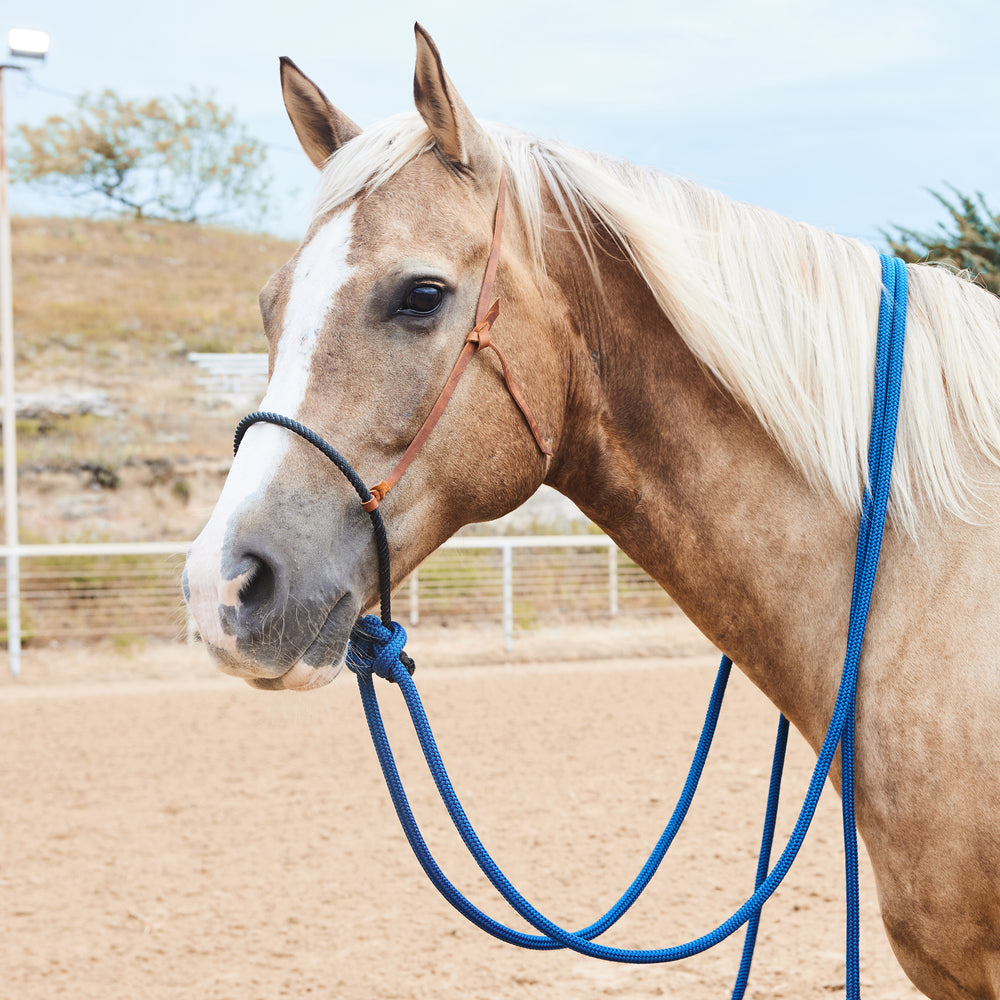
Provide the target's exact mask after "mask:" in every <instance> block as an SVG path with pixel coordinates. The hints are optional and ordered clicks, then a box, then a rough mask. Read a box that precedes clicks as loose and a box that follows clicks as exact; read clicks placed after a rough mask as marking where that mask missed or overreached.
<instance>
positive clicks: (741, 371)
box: [316, 113, 1000, 532]
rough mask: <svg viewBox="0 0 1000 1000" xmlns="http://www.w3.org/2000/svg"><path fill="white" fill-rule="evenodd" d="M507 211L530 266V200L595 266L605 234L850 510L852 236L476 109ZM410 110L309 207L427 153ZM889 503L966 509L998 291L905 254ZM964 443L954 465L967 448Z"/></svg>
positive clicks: (864, 386)
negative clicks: (906, 284)
mask: <svg viewBox="0 0 1000 1000" xmlns="http://www.w3.org/2000/svg"><path fill="white" fill-rule="evenodd" d="M481 124H482V126H483V128H484V130H485V131H486V133H487V134H488V135H489V136H490V137H491V139H492V140H493V142H494V144H495V146H496V149H497V151H498V154H499V156H500V157H501V158H502V160H503V162H504V164H505V166H506V170H507V173H508V177H509V182H510V190H511V207H512V209H513V210H514V211H516V212H517V214H518V217H519V220H520V222H521V224H522V226H523V228H524V230H525V232H526V235H527V242H528V246H529V248H532V252H533V255H534V260H532V261H531V263H532V264H533V265H534V266H536V267H538V268H541V269H542V270H544V265H545V261H544V246H545V236H546V222H545V209H544V205H545V200H546V196H549V197H551V199H553V200H554V202H555V205H556V207H557V209H558V212H559V213H560V215H561V216H562V222H561V223H560V224H561V225H562V226H564V227H567V228H569V229H570V231H571V232H573V233H574V235H575V236H576V238H577V242H578V244H579V247H580V249H581V254H582V258H583V261H584V266H588V267H590V269H591V271H592V272H593V273H594V275H595V276H596V275H597V273H598V271H599V259H600V251H599V250H598V249H597V248H598V247H599V246H602V245H604V246H606V245H607V242H608V237H609V236H610V238H611V240H612V241H613V242H614V243H615V244H616V245H617V247H618V248H620V249H621V250H622V251H624V252H625V253H626V254H627V255H628V256H629V258H630V259H631V261H632V263H633V265H634V266H635V268H636V269H637V271H638V272H639V273H640V275H641V276H642V277H643V279H644V280H645V282H646V283H647V285H648V286H649V288H650V289H651V291H652V292H653V294H654V296H655V297H656V300H657V302H658V304H659V306H660V308H661V309H662V310H663V312H664V313H665V315H666V316H667V317H668V318H669V319H670V321H671V323H672V324H673V325H674V326H675V327H676V329H677V330H678V331H679V333H680V334H681V336H682V337H683V338H684V340H685V342H686V343H687V345H688V347H689V349H690V350H691V351H692V352H693V353H694V354H695V356H696V357H697V358H698V359H699V360H700V361H701V362H702V363H703V364H705V365H706V367H707V368H708V369H709V370H710V371H711V372H712V373H713V375H714V376H715V377H716V378H717V379H718V380H719V381H720V383H721V384H722V385H723V386H724V387H725V388H726V389H727V390H729V391H730V392H732V393H733V395H734V396H736V397H737V398H738V399H739V400H740V401H741V402H742V403H743V404H744V405H746V406H747V407H748V408H749V409H750V410H751V411H752V412H753V413H754V414H755V415H756V416H757V418H758V419H759V420H760V422H761V423H762V425H763V426H764V427H765V428H766V429H767V431H768V432H769V433H770V434H771V435H772V436H773V437H774V439H775V440H776V441H777V443H778V444H779V446H780V447H781V448H782V449H783V451H784V452H785V453H786V455H787V456H788V458H789V459H790V460H791V461H792V462H793V463H794V464H795V465H796V466H797V467H798V468H799V469H800V470H801V471H802V473H803V474H804V475H805V476H806V478H807V479H808V480H809V481H810V482H812V483H813V484H814V485H815V486H816V487H817V488H820V489H823V490H825V491H828V492H832V494H833V495H834V496H835V497H836V498H837V499H838V500H839V501H840V502H841V503H842V504H843V505H844V506H845V507H847V508H849V509H858V508H859V507H860V500H861V495H862V492H863V489H864V487H865V486H866V485H867V484H866V481H865V480H866V475H867V449H868V434H869V423H870V419H871V409H872V395H873V388H872V370H873V365H874V353H875V332H876V318H877V314H878V299H879V294H880V288H881V284H880V282H881V278H880V268H879V263H878V255H877V252H876V251H875V250H874V249H873V248H871V247H870V246H868V245H867V244H865V243H863V242H861V241H859V240H855V239H850V238H847V237H842V236H838V235H836V234H834V233H831V232H827V231H824V230H821V229H818V228H816V227H813V226H810V225H807V224H805V223H799V222H795V221H792V220H790V219H787V218H784V217H782V216H780V215H778V214H777V213H774V212H770V211H768V210H765V209H761V208H756V207H753V206H748V205H743V204H740V203H738V202H735V201H733V200H731V199H729V198H728V197H726V196H725V195H723V194H721V193H719V192H717V191H713V190H710V189H707V188H705V187H702V186H701V185H698V184H695V183H693V182H690V181H685V180H681V179H677V178H672V177H668V176H666V175H664V174H661V173H659V172H656V171H653V170H649V169H645V168H639V167H635V166H633V165H631V164H628V163H625V162H623V161H620V160H615V159H612V158H609V157H604V156H600V155H598V154H593V153H587V152H583V151H581V150H578V149H574V148H573V147H570V146H567V145H564V144H561V143H558V142H553V141H547V140H541V139H538V138H536V137H534V136H531V135H529V134H527V133H524V132H520V131H517V130H514V129H508V128H506V127H503V126H498V125H493V124H489V123H481ZM432 147H433V139H432V137H431V135H430V132H429V131H428V129H427V127H426V125H425V124H424V123H423V120H422V119H421V118H420V117H419V115H417V114H416V113H407V114H402V115H397V116H395V117H393V118H389V119H386V120H385V121H383V122H380V123H377V124H376V125H373V126H371V127H370V128H369V129H367V130H365V132H363V133H362V134H361V135H360V136H358V137H356V138H354V139H352V140H351V141H350V142H349V143H346V144H345V145H344V147H342V148H341V149H340V150H338V152H337V153H335V154H334V155H333V156H332V157H331V159H330V161H329V163H328V165H327V167H326V168H325V169H324V172H323V176H322V179H321V182H320V187H319V191H318V194H317V199H316V212H317V215H320V214H322V213H325V212H328V211H330V210H331V209H333V208H335V207H337V206H338V205H342V204H344V203H346V202H348V201H350V200H351V199H352V198H355V197H357V196H358V195H359V194H361V193H362V192H364V191H367V190H372V189H375V188H378V187H380V186H381V185H382V184H384V183H385V182H386V181H387V180H389V179H390V178H392V177H394V176H395V175H396V174H398V173H399V172H400V171H401V170H402V169H404V168H405V167H406V166H407V165H408V164H409V163H411V162H412V161H413V160H415V159H416V158H417V157H419V156H421V155H422V154H423V153H425V152H428V151H429V150H430V149H431V148H432ZM909 271H910V306H911V308H910V320H909V326H908V332H907V350H906V355H905V372H904V391H903V400H902V404H901V410H900V421H899V432H898V444H897V453H896V461H895V465H894V486H893V496H892V500H891V504H890V515H891V517H892V518H893V519H894V520H895V521H896V522H897V523H898V524H900V525H901V527H903V528H904V529H905V530H907V531H910V532H915V530H916V523H917V517H918V511H919V510H920V509H921V508H926V507H929V508H930V509H931V510H932V511H934V512H935V513H937V514H941V513H943V512H949V513H952V514H955V515H957V516H960V517H963V518H966V519H973V518H974V517H975V516H976V515H977V513H978V514H983V513H984V512H983V511H977V508H976V503H977V498H976V494H975V485H976V483H975V479H976V473H977V469H976V466H977V465H978V466H979V469H978V472H979V473H981V472H982V465H983V463H985V464H986V465H987V466H993V468H994V472H993V473H991V475H995V467H996V465H997V464H1000V382H998V381H997V380H996V378H995V374H994V373H995V372H996V371H998V370H1000V336H998V335H997V331H998V329H1000V302H998V301H997V300H996V299H995V298H994V297H992V296H989V295H988V294H986V293H984V292H982V291H981V290H980V289H978V288H976V287H974V286H973V285H972V284H971V283H970V282H968V281H966V280H962V278H961V277H957V278H956V276H954V275H952V274H950V273H947V272H945V271H943V270H942V269H940V268H934V267H927V266H918V265H915V266H911V267H910V269H909ZM970 455H971V462H970Z"/></svg>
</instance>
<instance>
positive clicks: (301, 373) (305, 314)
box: [187, 206, 354, 652]
mask: <svg viewBox="0 0 1000 1000" xmlns="http://www.w3.org/2000/svg"><path fill="white" fill-rule="evenodd" d="M353 219H354V208H353V206H352V207H351V208H349V209H348V210H346V211H344V212H340V213H338V214H337V215H336V216H334V217H333V218H332V219H330V221H329V222H327V223H326V224H325V225H324V226H323V227H322V228H321V229H320V230H319V231H318V232H317V233H316V235H315V236H314V237H313V238H312V239H311V240H310V241H309V242H308V243H307V244H306V245H305V246H304V247H303V248H302V250H301V252H300V254H299V259H298V261H297V262H296V264H295V270H294V272H293V274H292V285H291V288H290V290H289V294H288V302H287V304H286V305H285V314H284V317H283V321H282V326H281V334H280V337H279V339H278V353H277V357H276V358H275V362H274V371H273V373H272V375H271V379H270V381H269V382H268V385H267V392H266V394H265V396H264V398H263V400H262V401H261V403H260V406H259V407H258V409H260V410H269V411H271V412H273V413H280V414H282V415H284V416H286V417H292V418H293V419H297V418H298V414H299V408H300V407H301V405H302V401H303V399H304V398H305V394H306V387H307V386H308V384H309V372H310V370H311V368H312V361H313V354H314V353H315V350H316V345H317V343H318V341H319V335H320V333H321V332H322V329H323V324H324V322H325V320H326V316H327V313H328V312H329V311H330V307H331V305H332V304H333V301H334V299H335V298H336V296H337V293H338V292H339V291H340V289H341V288H342V287H343V286H344V285H345V284H346V282H347V281H348V279H349V278H350V276H351V268H350V267H348V264H347V255H348V251H349V250H350V247H351V234H352V226H353ZM291 438H292V434H291V433H290V432H289V431H286V430H284V429H283V428H281V427H275V426H274V425H273V424H266V423H260V424H254V425H253V426H252V427H250V429H249V430H248V431H247V433H246V437H245V438H244V439H243V443H242V444H241V446H240V450H239V452H238V453H237V455H236V457H235V458H234V459H233V464H232V467H231V468H230V470H229V476H228V478H227V479H226V484H225V486H224V487H223V489H222V495H221V496H220V497H219V500H218V502H217V503H216V505H215V509H214V510H213V511H212V516H211V518H210V519H209V522H208V524H207V525H205V528H204V530H203V531H202V532H201V534H200V535H199V536H198V538H197V539H196V540H195V542H194V545H193V546H192V547H191V552H190V554H189V555H188V561H187V572H188V585H189V587H190V591H191V597H190V605H191V611H192V613H193V614H194V616H195V620H196V621H197V622H198V627H199V628H200V629H201V633H202V636H203V638H204V639H205V640H206V641H207V642H209V643H211V644H212V645H213V646H218V647H221V648H223V649H228V650H229V651H230V652H235V649H236V640H235V638H234V637H233V636H227V635H224V634H223V633H222V630H221V627H220V625H219V610H218V609H219V604H220V603H224V604H230V605H232V604H235V603H236V595H237V594H238V593H239V589H240V584H241V583H242V581H238V580H237V581H227V580H223V579H222V572H221V566H222V546H223V543H224V540H225V537H226V532H227V530H228V525H229V519H230V517H231V516H232V514H233V512H234V511H235V510H237V509H238V508H239V507H240V506H242V505H243V503H244V502H245V501H246V500H247V499H248V498H249V497H251V496H254V495H256V494H258V493H261V492H263V491H264V490H265V489H266V488H267V487H268V485H269V484H270V482H271V480H272V479H273V478H274V477H275V475H276V474H277V472H278V468H279V466H280V465H281V460H282V459H283V458H284V456H285V453H286V451H287V450H288V447H289V444H290V443H291Z"/></svg>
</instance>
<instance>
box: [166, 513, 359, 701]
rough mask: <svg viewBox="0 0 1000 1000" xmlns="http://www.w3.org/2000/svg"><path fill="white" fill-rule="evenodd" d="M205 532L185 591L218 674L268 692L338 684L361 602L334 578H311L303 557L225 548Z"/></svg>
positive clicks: (190, 559) (190, 557) (186, 572)
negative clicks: (281, 557)
mask: <svg viewBox="0 0 1000 1000" xmlns="http://www.w3.org/2000/svg"><path fill="white" fill-rule="evenodd" d="M207 531H208V529H206V532H207ZM206 532H203V534H202V536H199V538H198V540H196V542H195V543H194V545H193V546H192V548H191V551H190V552H189V554H188V560H187V565H186V566H185V570H184V575H183V589H184V597H185V600H186V601H187V604H188V608H189V609H190V611H191V614H192V615H193V617H194V619H195V622H196V624H197V626H198V630H199V632H200V634H201V637H202V639H203V640H204V642H205V644H206V645H207V646H208V649H209V651H210V652H211V653H212V655H213V656H214V658H215V659H216V661H217V663H218V666H219V669H220V670H222V671H223V672H224V673H227V674H231V675H232V676H234V677H240V678H242V679H243V680H245V681H247V683H249V684H251V685H252V686H254V687H257V688H262V689H264V690H300V691H301V690H308V689H312V688H316V687H320V686H322V685H324V684H327V683H329V682H330V681H332V680H333V679H334V678H335V677H336V676H337V674H338V673H339V672H340V669H341V667H342V666H343V664H344V657H345V654H346V651H347V643H348V640H349V638H350V633H351V627H352V625H353V624H354V622H355V620H356V619H357V617H358V614H359V611H360V610H361V600H360V598H358V597H357V596H356V595H355V594H354V592H353V590H352V589H351V588H349V587H345V586H338V585H337V583H336V582H335V581H334V580H332V579H330V578H329V576H328V575H327V574H319V575H316V574H310V573H309V572H308V569H307V567H304V566H303V565H302V563H301V561H300V560H298V559H296V560H292V561H291V563H290V562H289V561H288V560H280V559H278V558H275V557H273V556H270V555H267V554H263V553H262V551H261V547H260V546H242V547H240V549H239V550H236V551H234V550H233V548H232V547H221V548H220V547H217V546H216V545H214V544H213V539H212V538H211V536H209V537H208V538H205V537H204V536H205V534H206ZM293 569H294V573H293Z"/></svg>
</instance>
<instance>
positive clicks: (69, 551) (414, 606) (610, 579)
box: [0, 535, 673, 669]
mask: <svg viewBox="0 0 1000 1000" xmlns="http://www.w3.org/2000/svg"><path fill="white" fill-rule="evenodd" d="M188 547H189V543H186V542H183V543H182V542H142V543H88V544H50V545H20V546H17V547H16V548H15V549H12V548H10V547H7V546H0V557H2V558H3V560H4V567H6V565H7V561H8V559H9V557H10V556H11V555H12V554H14V553H16V554H17V556H18V557H19V558H18V562H19V564H20V593H21V600H20V609H21V622H20V629H21V640H22V642H23V643H24V644H25V645H29V646H30V645H32V644H35V645H48V644H52V643H54V642H56V643H58V642H62V641H93V640H98V639H108V638H110V639H117V640H121V641H123V642H127V641H130V640H132V639H138V638H143V637H161V638H176V639H184V638H187V639H192V638H194V636H195V630H194V625H193V623H192V622H191V621H190V620H189V618H188V616H187V614H186V611H185V608H184V605H183V601H182V599H181V595H180V575H181V570H182V568H183V562H184V555H185V553H186V552H187V549H188ZM672 608H673V605H672V602H671V601H670V599H669V598H668V597H667V595H666V594H665V593H664V592H663V591H662V590H661V589H660V587H659V586H657V584H656V583H655V582H654V581H653V580H651V579H650V578H649V576H647V575H646V574H645V573H644V572H643V571H642V570H641V569H639V567H637V566H636V565H635V563H633V562H632V561H631V560H630V559H628V558H627V557H626V556H625V555H624V554H623V553H622V552H620V551H619V549H618V548H617V547H616V546H615V544H614V543H613V542H612V541H611V539H610V538H608V537H607V536H605V535H558V536H534V535H529V536H499V537H477V536H463V537H458V538H453V539H450V540H449V541H448V542H446V543H445V545H444V546H443V547H442V548H441V549H439V550H438V551H437V552H435V553H434V554H433V555H431V556H430V557H429V558H428V559H426V560H425V561H424V562H423V563H422V564H421V566H420V567H419V569H418V570H417V571H415V572H414V573H412V574H411V575H410V577H409V579H408V580H407V581H405V582H404V583H403V585H402V586H401V587H400V589H399V591H398V592H397V594H396V615H397V617H400V616H405V615H407V614H408V618H409V622H410V624H412V625H416V624H418V623H420V622H430V623H434V622H438V623H440V622H449V623H450V622H455V623H460V622H461V623H466V622H496V623H497V624H498V625H499V626H500V627H501V631H502V636H503V641H504V644H505V646H506V648H507V650H508V651H509V650H510V649H511V648H512V644H513V642H514V638H515V635H516V634H517V633H518V632H519V631H529V630H531V629H533V628H534V627H536V626H537V625H539V624H542V623H561V622H573V621H580V620H601V619H607V618H613V617H615V616H618V615H656V614H664V613H668V612H670V611H671V610H672ZM0 638H2V640H3V642H4V643H5V644H7V640H8V636H7V622H6V620H3V621H2V622H0ZM498 638H499V636H498ZM8 648H9V646H8ZM11 667H12V669H14V668H15V664H14V662H13V660H12V661H11Z"/></svg>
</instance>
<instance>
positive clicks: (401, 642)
mask: <svg viewBox="0 0 1000 1000" xmlns="http://www.w3.org/2000/svg"><path fill="white" fill-rule="evenodd" d="M405 645H406V629H404V628H403V626H402V625H400V624H399V622H392V623H391V625H390V627H389V628H386V627H385V625H383V624H382V622H381V621H380V620H379V619H378V618H376V617H375V615H365V616H364V617H363V618H359V619H358V620H357V621H356V622H355V623H354V628H352V629H351V641H350V642H349V643H348V644H347V661H346V662H347V667H348V669H349V670H353V671H354V672H355V673H356V674H363V673H373V674H378V676H379V677H382V678H384V679H385V680H387V681H391V680H392V679H393V678H392V673H393V670H394V669H395V668H396V664H397V663H402V664H403V666H404V667H406V669H407V670H408V671H409V673H411V674H412V673H413V660H412V659H410V657H409V656H407V655H406V653H404V652H403V646H405Z"/></svg>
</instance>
